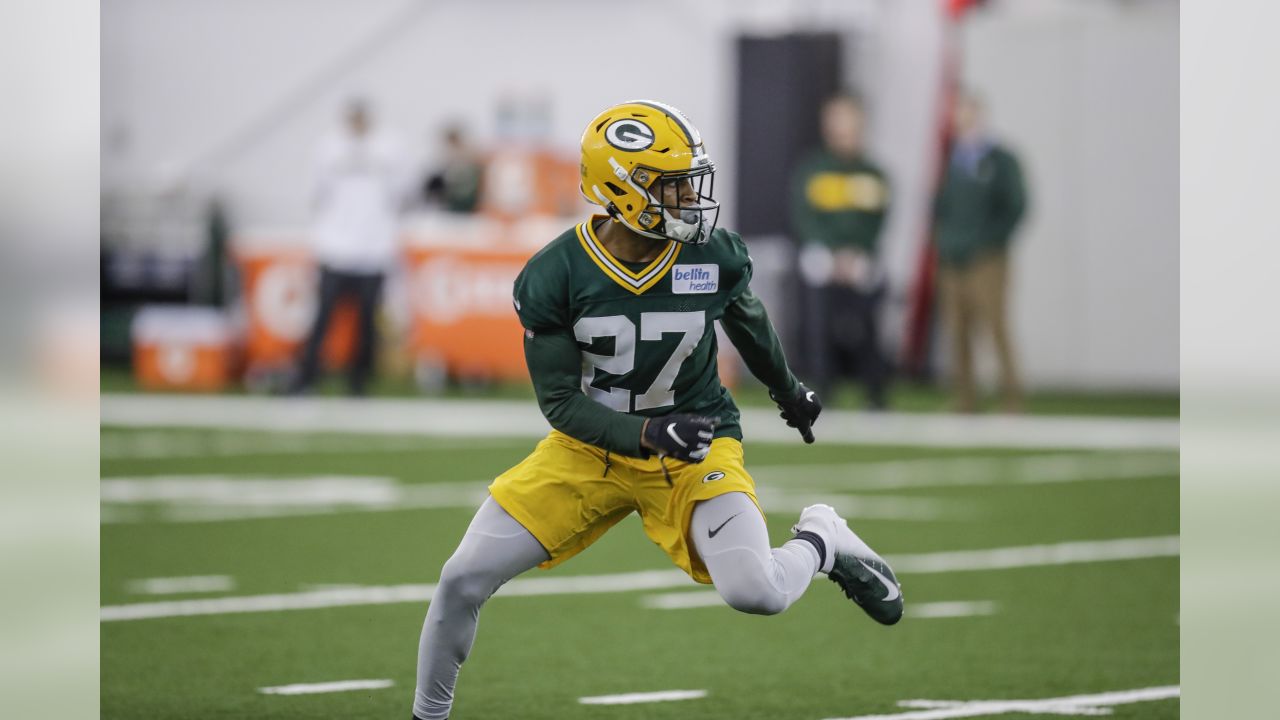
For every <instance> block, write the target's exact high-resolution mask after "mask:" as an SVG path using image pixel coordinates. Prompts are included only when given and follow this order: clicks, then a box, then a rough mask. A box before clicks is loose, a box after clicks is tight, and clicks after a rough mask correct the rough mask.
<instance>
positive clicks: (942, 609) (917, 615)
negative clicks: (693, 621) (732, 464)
mask: <svg viewBox="0 0 1280 720" xmlns="http://www.w3.org/2000/svg"><path fill="white" fill-rule="evenodd" d="M640 605H641V607H645V608H648V609H650V610H690V609H694V608H709V607H728V605H725V602H724V600H723V599H721V598H720V593H718V592H716V591H715V590H695V591H692V592H674V593H660V594H658V595H643V596H641V598H640ZM996 609H997V606H996V604H995V603H994V602H991V601H990V600H979V601H947V602H924V603H907V617H908V618H909V619H916V620H931V619H934V618H958V617H975V616H980V615H994V614H995V613H996Z"/></svg>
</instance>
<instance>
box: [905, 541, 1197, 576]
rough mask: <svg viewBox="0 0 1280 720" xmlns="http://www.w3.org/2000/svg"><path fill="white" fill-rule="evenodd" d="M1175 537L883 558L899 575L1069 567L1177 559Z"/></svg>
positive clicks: (1027, 546)
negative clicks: (1153, 559) (1075, 564)
mask: <svg viewBox="0 0 1280 720" xmlns="http://www.w3.org/2000/svg"><path fill="white" fill-rule="evenodd" d="M1178 545H1179V541H1178V536H1177V535H1166V536H1163V537H1147V538H1124V539H1119V540H1087V541H1082V542H1065V543H1055V544H1053V545H1024V546H1021V547H1008V548H995V549H988V550H952V551H947V552H936V553H924V554H920V555H898V556H890V557H888V558H886V559H887V560H888V561H889V564H890V565H892V566H893V569H894V572H896V573H898V574H899V575H905V574H914V575H919V574H924V573H947V572H969V571H975V570H1005V569H1009V568H1024V567H1043V566H1047V565H1070V564H1074V563H1090V562H1107V561H1110V560H1142V559H1147V558H1160V557H1177V556H1178V552H1179V551H1178Z"/></svg>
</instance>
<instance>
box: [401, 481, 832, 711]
mask: <svg viewBox="0 0 1280 720" xmlns="http://www.w3.org/2000/svg"><path fill="white" fill-rule="evenodd" d="M689 533H690V535H692V536H693V540H694V543H695V546H696V547H697V550H698V555H699V556H700V557H701V558H702V560H703V562H704V563H705V564H706V566H707V570H708V571H709V572H710V573H711V579H712V580H713V581H714V583H715V586H716V590H717V591H718V592H719V593H720V596H721V597H722V598H724V601H725V602H726V603H728V604H729V605H730V606H731V607H733V608H735V609H737V610H741V611H742V612H748V613H755V614H761V615H772V614H775V613H780V612H782V611H783V610H785V609H787V607H788V606H790V605H791V603H793V602H795V601H796V599H798V598H799V597H800V596H801V595H802V594H803V593H804V591H805V588H807V587H808V586H809V581H810V580H812V579H813V576H814V575H815V574H817V572H818V567H819V563H820V560H821V559H820V558H819V557H818V551H817V550H816V549H815V548H814V546H813V545H811V544H810V543H808V542H806V541H804V540H791V541H789V542H787V543H786V544H784V545H783V546H782V547H780V548H772V549H771V548H770V547H769V533H768V530H767V528H766V527H765V524H764V518H763V517H761V515H760V511H759V510H758V509H757V508H756V505H755V503H753V502H752V501H751V498H750V497H748V496H747V495H746V494H744V493H727V494H725V495H720V496H718V497H715V498H712V499H710V500H704V501H702V502H700V503H698V506H697V507H696V508H695V509H694V512H693V520H692V521H691V522H690V525H689ZM547 557H548V556H547V552H546V550H544V549H543V548H542V545H540V544H539V543H538V541H537V540H536V539H534V537H533V535H531V534H529V531H528V530H525V529H524V527H523V526H521V525H520V523H518V522H516V521H515V519H514V518H512V517H511V516H510V515H508V514H507V512H506V511H505V510H503V509H502V508H501V507H500V506H499V505H498V503H496V502H495V501H494V500H493V498H488V499H487V500H485V501H484V504H483V505H481V506H480V510H479V511H478V512H477V513H476V516H475V518H474V519H472V521H471V526H470V527H468V528H467V533H466V535H464V536H463V538H462V542H461V543H460V544H459V545H458V549H457V550H456V551H455V552H454V554H453V557H451V558H449V561H448V562H446V563H445V564H444V568H443V569H442V570H441V571H440V582H439V584H437V586H436V591H435V595H434V596H433V597H432V599H431V605H430V606H429V608H428V609H427V619H426V622H424V623H423V626H422V637H421V640H420V641H419V644H418V687H417V690H416V692H415V693H414V702H413V714H414V715H415V716H416V717H418V718H421V719H422V720H443V718H446V717H448V716H449V710H450V708H451V707H452V706H453V689H454V685H455V684H456V683H457V680H458V670H459V668H461V667H462V663H463V662H464V661H465V660H466V659H467V655H468V653H470V652H471V645H472V642H473V641H474V640H475V636H476V622H477V620H478V618H479V616H480V606H481V605H483V604H484V602H485V601H486V600H488V599H489V597H490V596H492V595H493V594H494V593H495V592H497V590H498V588H500V587H502V585H503V583H505V582H507V581H508V580H510V579H511V578H513V577H515V576H516V575H519V574H520V573H522V572H524V571H526V570H528V569H530V568H533V567H535V566H536V565H538V564H539V563H541V562H543V561H544V560H546V559H547Z"/></svg>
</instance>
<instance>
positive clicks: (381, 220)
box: [290, 100, 406, 395]
mask: <svg viewBox="0 0 1280 720" xmlns="http://www.w3.org/2000/svg"><path fill="white" fill-rule="evenodd" d="M403 157H404V154H403V152H401V149H400V147H399V146H398V145H397V143H396V142H395V141H394V140H393V139H392V138H391V137H390V136H389V135H387V134H385V133H380V132H375V129H374V126H373V120H372V117H371V115H370V112H369V108H368V106H367V105H366V104H365V102H364V101H362V100H353V101H351V102H350V103H349V104H348V105H347V108H346V111H345V117H344V127H343V130H342V131H341V132H339V133H335V134H334V135H332V136H330V137H328V138H326V139H325V140H324V141H323V142H322V144H321V146H320V151H319V158H318V162H317V171H316V177H315V188H314V193H313V196H312V209H313V212H314V225H313V228H312V234H313V241H314V250H315V254H316V261H317V263H318V264H319V266H320V283H319V302H318V309H317V311H316V317H315V322H314V324H313V325H312V327H311V332H310V334H309V336H308V337H307V341H306V343H305V345H304V346H303V351H302V358H301V362H300V365H299V368H298V374H297V376H296V377H295V379H294V382H293V384H292V386H291V388H290V390H291V391H292V392H293V393H305V392H308V391H310V390H311V389H312V387H313V386H314V385H315V383H316V380H317V379H318V377H319V374H320V362H321V358H320V354H321V346H322V344H323V341H324V337H325V331H326V329H327V328H328V326H329V321H330V319H331V318H332V317H333V311H334V308H335V307H336V306H337V304H338V302H339V300H341V299H342V298H350V299H352V300H353V301H354V302H355V304H356V309H357V312H356V314H357V324H358V328H357V332H356V347H355V352H354V355H353V358H352V361H351V364H350V367H349V368H348V373H347V387H348V390H349V391H350V393H351V394H352V395H364V394H365V393H366V392H367V391H368V386H369V378H370V376H371V375H372V373H373V365H374V348H375V347H376V345H377V337H376V332H375V318H374V314H375V312H376V310H377V307H378V299H379V297H380V295H381V291H382V285H383V281H384V279H385V277H386V274H387V272H388V271H389V270H390V269H391V268H392V265H393V263H394V262H395V260H396V253H397V251H398V234H399V215H400V213H401V210H402V208H403V205H404V201H405V195H406V193H405V189H406V177H405V168H404V165H403Z"/></svg>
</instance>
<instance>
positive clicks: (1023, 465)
mask: <svg viewBox="0 0 1280 720" xmlns="http://www.w3.org/2000/svg"><path fill="white" fill-rule="evenodd" d="M749 469H750V471H751V474H752V475H753V476H755V478H756V479H757V480H760V481H764V482H775V481H776V482H779V483H781V482H785V483H787V486H788V487H793V486H799V487H805V488H810V489H839V490H854V491H856V490H898V489H903V488H922V487H924V488H936V487H967V486H985V485H1037V484H1045V483H1062V482H1083V481H1091V480H1124V479H1133V478H1144V477H1153V476H1161V475H1177V474H1178V472H1179V467H1178V455H1177V454H1176V453H1171V452H1159V453H1149V452H1148V453H1105V454H1093V453H1085V454H1082V453H1074V454H1053V455H1031V456H1014V457H953V458H925V459H917V460H889V461H880V462H848V463H822V464H812V465H806V464H803V463H789V464H782V465H778V464H770V465H751V466H750V468H749Z"/></svg>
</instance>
